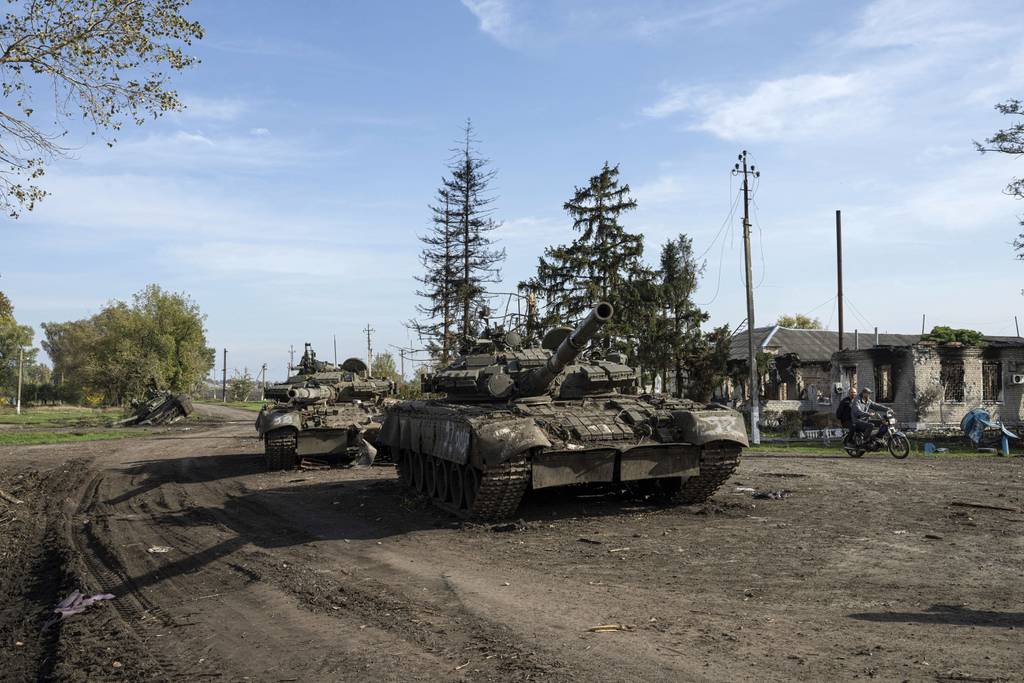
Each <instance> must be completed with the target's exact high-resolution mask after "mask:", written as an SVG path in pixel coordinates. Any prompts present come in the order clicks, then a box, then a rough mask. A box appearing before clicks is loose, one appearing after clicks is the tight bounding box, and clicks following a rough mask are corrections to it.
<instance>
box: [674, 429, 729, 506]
mask: <svg viewBox="0 0 1024 683" xmlns="http://www.w3.org/2000/svg"><path fill="white" fill-rule="evenodd" d="M740 450H741V449H740V447H739V446H738V445H735V444H731V443H722V442H719V443H713V444H710V445H705V446H702V447H701V449H700V474H698V475H697V476H696V477H690V478H689V479H687V480H686V481H685V482H684V483H683V485H682V486H681V487H680V489H679V494H678V495H677V496H676V498H675V500H676V502H677V503H682V504H683V505H693V504H695V503H703V502H704V501H706V500H707V499H708V498H710V497H711V496H712V494H714V492H715V491H717V490H718V487H719V486H721V485H722V484H724V483H725V482H726V480H727V479H728V478H729V477H731V476H732V473H733V472H734V471H735V470H736V467H737V466H738V465H739V464H740Z"/></svg>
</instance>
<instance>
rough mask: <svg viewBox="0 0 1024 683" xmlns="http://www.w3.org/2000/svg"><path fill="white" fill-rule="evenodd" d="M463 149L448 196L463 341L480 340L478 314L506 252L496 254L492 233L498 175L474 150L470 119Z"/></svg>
mask: <svg viewBox="0 0 1024 683" xmlns="http://www.w3.org/2000/svg"><path fill="white" fill-rule="evenodd" d="M463 133H464V137H463V139H462V140H461V141H460V146H459V147H458V148H457V149H454V150H452V151H453V152H454V153H455V156H454V157H453V159H452V162H451V165H450V166H449V172H450V173H451V176H450V178H448V179H447V180H446V181H445V191H446V192H447V194H448V196H449V197H450V198H451V202H452V204H451V207H452V212H451V221H452V223H453V232H452V244H453V254H454V258H455V261H456V276H455V277H454V279H453V280H452V284H453V285H454V290H453V299H454V301H455V302H456V304H457V306H458V310H459V312H461V318H462V319H461V324H459V325H457V331H458V334H459V337H460V338H461V339H465V338H467V337H472V336H474V334H475V329H474V325H473V315H472V314H473V309H474V308H477V307H479V306H480V305H482V303H483V295H484V293H485V291H486V290H485V287H484V285H486V284H487V283H489V282H499V281H500V279H501V269H500V266H501V263H502V261H504V260H505V250H504V249H495V248H494V247H493V244H494V241H493V240H492V239H491V237H490V233H492V232H494V231H495V230H497V229H498V228H499V227H501V223H499V222H497V221H495V220H494V217H493V214H494V201H495V197H494V195H493V194H491V190H490V184H491V181H493V180H494V177H495V175H496V173H497V172H496V171H494V170H493V169H489V168H488V166H489V165H490V161H489V160H487V159H484V158H483V157H481V156H480V155H479V152H477V150H476V148H475V147H474V145H475V144H476V143H477V142H478V141H477V140H476V138H474V137H473V124H472V122H471V121H470V120H469V119H467V120H466V126H465V128H464V129H463Z"/></svg>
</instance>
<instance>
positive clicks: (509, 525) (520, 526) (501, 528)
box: [491, 519, 526, 533]
mask: <svg viewBox="0 0 1024 683" xmlns="http://www.w3.org/2000/svg"><path fill="white" fill-rule="evenodd" d="M491 531H497V532H499V533H501V532H507V531H526V522H524V521H523V520H521V519H518V520H516V521H514V522H505V523H504V524H495V525H494V526H492V527H491Z"/></svg>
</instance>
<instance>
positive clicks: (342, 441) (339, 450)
mask: <svg viewBox="0 0 1024 683" xmlns="http://www.w3.org/2000/svg"><path fill="white" fill-rule="evenodd" d="M349 445H350V444H349V433H348V430H347V429H330V430H326V429H325V430H322V431H320V430H309V431H305V432H299V442H298V447H297V448H296V453H298V455H300V456H304V455H310V456H316V455H344V454H345V453H347V452H348V447H349Z"/></svg>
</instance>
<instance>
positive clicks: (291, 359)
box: [288, 344, 295, 374]
mask: <svg viewBox="0 0 1024 683" xmlns="http://www.w3.org/2000/svg"><path fill="white" fill-rule="evenodd" d="M294 367H295V345H294V344H289V345H288V373H289V374H291V371H292V368H294Z"/></svg>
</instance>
